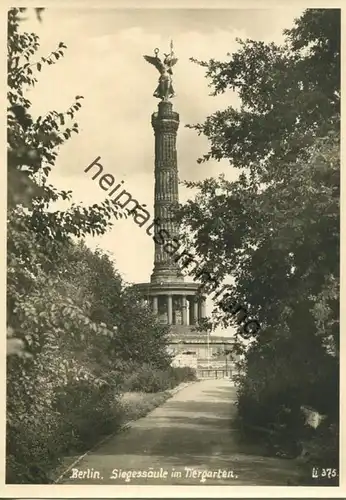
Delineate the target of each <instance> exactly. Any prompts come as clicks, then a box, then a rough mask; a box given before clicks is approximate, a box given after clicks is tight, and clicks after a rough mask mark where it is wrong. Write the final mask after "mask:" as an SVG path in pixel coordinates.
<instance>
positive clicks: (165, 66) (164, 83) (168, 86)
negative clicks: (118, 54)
mask: <svg viewBox="0 0 346 500" xmlns="http://www.w3.org/2000/svg"><path fill="white" fill-rule="evenodd" d="M154 54H155V57H153V56H143V57H144V59H145V60H146V61H147V62H149V63H150V64H153V65H154V66H155V68H156V69H157V70H158V71H159V73H160V78H159V84H158V86H157V87H156V90H155V92H154V94H153V96H154V97H157V98H158V99H161V100H162V101H168V100H169V99H170V98H172V97H174V96H175V92H174V90H173V85H172V75H173V71H172V67H173V66H174V65H175V64H176V63H177V61H178V59H177V58H176V57H175V55H174V52H173V42H172V41H171V52H170V53H169V54H165V53H164V56H165V57H164V59H163V60H162V59H160V58H159V56H158V54H159V49H155V50H154Z"/></svg>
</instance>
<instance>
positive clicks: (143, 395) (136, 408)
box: [120, 391, 170, 424]
mask: <svg viewBox="0 0 346 500" xmlns="http://www.w3.org/2000/svg"><path fill="white" fill-rule="evenodd" d="M169 397H170V394H169V392H166V391H165V392H154V393H151V392H125V393H124V394H123V396H122V398H121V400H120V403H121V406H122V409H123V412H124V413H123V415H124V417H123V418H124V420H123V424H126V423H127V422H129V421H131V420H137V419H138V418H141V417H145V415H147V414H148V413H150V412H151V411H152V410H153V409H154V408H156V407H157V406H160V405H161V404H163V403H164V402H165V401H166V400H167V399H168V398H169Z"/></svg>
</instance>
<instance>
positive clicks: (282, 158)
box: [179, 9, 340, 426]
mask: <svg viewBox="0 0 346 500" xmlns="http://www.w3.org/2000/svg"><path fill="white" fill-rule="evenodd" d="M285 35H286V40H285V43H284V44H283V45H277V44H275V43H269V44H266V43H264V42H258V41H253V40H245V41H241V40H239V45H240V47H239V50H238V51H237V52H235V53H234V54H232V55H229V60H228V61H226V62H220V61H216V60H214V59H212V60H210V61H208V62H204V61H196V60H195V59H192V60H193V61H194V62H196V63H198V64H200V65H201V66H202V67H204V68H205V69H206V76H207V78H208V79H209V81H210V86H211V87H212V88H213V94H214V95H216V94H218V93H222V92H225V91H226V90H231V91H234V92H236V93H237V94H238V96H239V97H240V100H241V105H240V107H239V108H234V107H232V106H230V107H228V108H227V109H224V110H220V111H216V112H215V113H213V114H212V115H211V116H209V117H207V119H206V120H205V122H204V123H202V124H196V125H190V128H193V129H195V130H196V131H197V133H198V134H203V135H205V136H206V137H207V138H208V139H209V141H210V149H209V151H208V152H207V153H206V154H205V155H204V156H203V157H202V158H200V159H199V160H198V161H199V162H204V161H208V160H209V159H216V160H220V159H228V160H229V162H230V165H232V166H233V167H234V168H237V169H239V175H238V179H237V180H235V181H234V182H228V181H226V180H225V179H224V177H223V176H220V178H218V179H212V178H211V179H206V180H205V181H203V182H198V183H187V186H188V187H194V188H197V189H198V194H197V196H196V198H195V199H194V200H190V201H189V202H188V203H187V204H186V205H185V206H183V207H181V209H180V213H179V218H180V221H181V222H182V224H183V225H185V226H186V228H187V230H186V235H185V237H187V238H188V235H189V234H190V235H191V234H192V235H193V236H192V237H191V236H190V240H191V244H193V245H194V247H195V249H196V252H197V254H198V255H199V257H200V259H201V260H203V261H204V263H205V267H206V269H208V270H212V272H214V275H215V276H216V278H217V279H218V281H219V282H220V281H222V280H223V279H224V278H226V277H229V276H230V277H232V278H234V284H233V285H231V286H230V287H228V288H229V291H230V296H231V297H232V299H234V300H235V301H236V302H238V303H240V304H244V305H245V306H246V308H247V310H248V312H249V313H250V314H252V315H253V316H254V317H255V318H256V319H258V321H259V322H260V324H261V326H262V329H261V330H260V331H259V332H257V334H252V333H250V334H246V332H244V331H243V330H242V328H241V327H238V330H237V334H236V338H237V340H238V341H239V345H238V348H239V349H240V350H241V349H243V350H244V347H242V345H243V343H242V342H241V340H242V339H243V338H244V337H248V338H247V340H251V341H252V342H251V345H252V347H251V349H250V350H249V351H248V352H247V353H246V352H245V351H244V353H245V362H244V370H245V375H244V377H243V378H242V379H241V384H240V389H239V390H240V396H239V397H240V401H241V405H240V407H239V411H240V414H241V417H242V418H243V420H244V421H247V422H248V423H249V424H250V421H251V422H252V424H254V421H257V420H258V422H259V421H261V422H262V424H265V422H266V424H265V425H271V424H272V423H273V422H275V421H276V420H277V418H278V417H277V415H278V412H279V407H280V405H281V404H285V405H287V406H288V407H289V408H290V410H292V412H293V413H295V414H296V416H297V412H298V413H299V407H300V405H302V404H310V405H312V406H313V408H315V409H317V410H318V411H320V412H322V413H325V414H327V415H328V416H329V417H330V419H331V421H334V422H335V421H336V420H337V419H338V417H337V413H338V412H337V407H338V349H339V347H338V346H339V313H338V309H339V300H338V280H339V196H340V190H339V176H340V158H339V157H340V154H339V150H340V130H339V129H340V10H337V9H309V10H306V11H305V12H304V14H303V15H302V16H301V17H300V18H299V19H297V20H296V21H295V24H294V27H293V28H292V29H289V30H285ZM219 300H220V297H219ZM211 323H212V325H213V326H215V325H217V324H220V323H221V324H223V325H224V326H227V325H229V324H234V319H233V317H232V315H231V314H229V313H227V311H226V312H225V311H223V310H222V309H220V308H219V307H216V309H215V310H214V314H213V317H212V318H211ZM290 395H292V398H293V399H294V402H293V399H291V396H290ZM250 407H251V409H250ZM245 408H246V409H245ZM260 408H262V409H260ZM262 410H263V411H264V412H265V413H264V415H262V416H261V411H262ZM297 418H298V416H297ZM293 421H294V419H293V420H292V422H293ZM290 425H291V426H294V425H295V424H293V423H291V424H290Z"/></svg>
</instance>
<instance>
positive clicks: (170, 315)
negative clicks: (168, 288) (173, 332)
mask: <svg viewBox="0 0 346 500" xmlns="http://www.w3.org/2000/svg"><path fill="white" fill-rule="evenodd" d="M172 309H173V308H172V295H167V314H168V324H169V325H171V324H172V323H173V313H172Z"/></svg>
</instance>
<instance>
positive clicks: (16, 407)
mask: <svg viewBox="0 0 346 500" xmlns="http://www.w3.org/2000/svg"><path fill="white" fill-rule="evenodd" d="M37 10H38V11H39V12H38V14H39V15H41V10H40V9H37ZM24 12H25V9H11V10H10V11H9V14H8V115H7V118H8V231H7V270H8V279H7V315H8V331H7V336H8V352H7V354H8V359H7V361H8V362H7V482H12V483H28V482H29V483H49V482H51V480H52V478H51V476H50V472H51V471H52V470H53V469H54V467H55V466H56V465H57V463H58V461H59V459H60V458H61V457H62V456H63V455H64V454H65V453H69V452H71V451H73V450H82V449H83V450H85V449H86V448H88V447H89V446H91V445H92V444H93V443H94V442H95V441H96V440H97V439H98V438H99V437H100V435H102V434H105V433H108V432H110V431H114V430H116V429H117V426H119V425H120V422H121V421H122V416H121V405H120V403H119V401H120V391H121V387H122V385H123V382H124V378H125V377H126V376H127V375H128V365H129V360H131V362H133V363H137V367H138V366H140V364H141V363H142V362H143V361H144V360H146V362H148V363H151V365H152V366H153V369H154V370H155V369H158V368H161V369H164V368H167V366H168V364H169V361H170V360H169V357H168V355H167V354H166V341H167V336H166V333H167V332H166V330H165V329H164V328H163V327H161V326H160V325H158V324H157V323H156V321H155V319H154V318H153V316H152V315H151V313H150V311H149V310H148V309H147V307H146V306H144V305H143V304H142V302H141V301H139V298H138V297H137V296H136V295H135V293H134V291H133V290H132V287H131V286H129V285H127V284H126V283H124V282H123V280H122V278H121V276H120V274H119V273H118V272H117V271H116V269H115V267H114V264H113V262H112V260H111V258H110V256H109V255H107V254H105V253H104V252H102V251H101V250H96V251H95V252H92V251H91V250H89V249H88V248H87V247H86V246H85V244H83V243H82V242H81V241H80V240H79V241H78V238H80V237H83V236H84V235H86V234H91V235H95V234H103V233H104V232H105V231H106V230H108V229H109V228H110V227H111V226H112V224H113V218H115V219H116V218H117V217H118V216H122V215H123V214H122V213H121V212H120V210H119V209H118V207H117V206H116V205H114V204H112V203H110V202H109V201H106V202H104V203H102V204H100V205H96V204H95V205H93V206H91V207H83V206H79V205H78V206H77V205H75V204H73V203H72V204H71V205H70V208H68V209H67V210H65V211H61V210H54V202H56V201H58V200H67V201H72V193H71V192H70V191H65V190H60V191H59V190H57V189H56V188H55V187H54V186H53V185H51V184H49V183H48V177H49V175H50V172H51V171H52V169H53V168H55V162H56V159H57V156H58V153H59V151H60V148H61V147H62V146H63V144H64V143H65V142H66V141H67V140H70V139H71V137H72V133H73V132H75V133H78V124H77V123H74V120H75V114H76V113H77V111H78V110H79V109H80V107H81V100H82V96H77V97H76V100H75V103H74V104H73V105H72V106H71V107H70V108H69V109H68V110H67V111H66V112H63V113H61V112H57V111H52V112H49V113H47V114H46V115H45V116H43V117H42V116H39V117H37V118H35V117H33V116H32V114H31V112H30V108H31V103H30V101H29V100H28V99H27V98H26V94H25V90H27V89H28V88H30V87H32V86H34V85H35V83H36V81H37V79H36V76H37V74H38V72H40V71H41V70H42V71H43V69H44V68H45V67H46V66H49V65H52V64H55V63H56V62H57V61H58V60H59V59H60V58H61V57H63V55H64V50H65V49H66V47H65V45H64V44H63V43H60V44H59V46H58V47H57V49H56V50H54V51H53V52H52V53H51V54H49V55H47V56H46V57H42V58H41V59H39V60H34V61H33V58H34V57H35V55H36V53H37V50H38V48H39V39H38V37H37V35H35V34H34V33H31V34H30V33H25V32H21V30H20V20H21V18H22V16H23V13H24ZM70 122H72V123H71V124H70ZM76 241H77V242H76ZM91 429H92V432H90V430H91Z"/></svg>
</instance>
